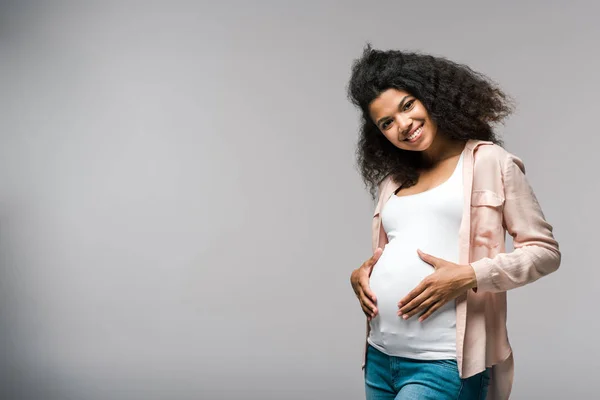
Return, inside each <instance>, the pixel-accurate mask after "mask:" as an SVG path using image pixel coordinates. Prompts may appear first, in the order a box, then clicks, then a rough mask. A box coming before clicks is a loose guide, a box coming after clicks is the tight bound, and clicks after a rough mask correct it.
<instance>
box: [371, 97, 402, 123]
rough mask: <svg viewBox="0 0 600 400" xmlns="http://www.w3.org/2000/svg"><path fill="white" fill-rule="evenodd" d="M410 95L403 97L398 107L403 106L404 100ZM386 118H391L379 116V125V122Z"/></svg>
mask: <svg viewBox="0 0 600 400" xmlns="http://www.w3.org/2000/svg"><path fill="white" fill-rule="evenodd" d="M409 97H410V95H406V96H404V97H403V98H402V100H401V101H400V105H399V106H398V108H400V107H402V106H403V105H404V102H405V101H406V99H407V98H409ZM386 118H389V117H388V116H385V117H381V118H379V120H378V121H377V126H379V124H381V123H382V122H383V121H384V120H385V119H386Z"/></svg>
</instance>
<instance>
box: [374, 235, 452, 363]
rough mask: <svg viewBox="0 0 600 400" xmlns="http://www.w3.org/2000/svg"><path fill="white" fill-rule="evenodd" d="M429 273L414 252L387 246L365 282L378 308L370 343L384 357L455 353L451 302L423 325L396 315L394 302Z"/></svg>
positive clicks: (416, 318)
mask: <svg viewBox="0 0 600 400" xmlns="http://www.w3.org/2000/svg"><path fill="white" fill-rule="evenodd" d="M405 247H406V246H405ZM424 251H426V249H424ZM433 272H434V268H433V267H432V266H431V265H429V264H427V263H426V262H424V261H423V260H421V258H420V257H419V256H418V254H417V252H416V249H412V248H411V249H406V248H402V247H401V246H399V245H396V246H389V244H388V246H386V247H385V248H384V251H383V253H382V254H381V256H380V258H379V260H378V261H377V263H376V264H375V266H374V267H373V271H372V273H371V277H370V280H369V281H370V286H371V290H372V291H373V293H374V294H375V296H376V297H377V309H378V313H377V316H376V317H375V318H373V319H372V320H371V322H370V327H371V334H370V337H369V339H370V340H371V342H372V343H374V344H376V345H378V346H379V348H380V349H384V350H387V351H389V353H388V354H396V355H400V356H402V355H405V356H408V357H416V358H436V357H441V358H444V357H447V356H451V355H452V354H455V353H453V352H454V351H455V350H454V347H453V346H455V344H454V343H455V332H456V329H455V328H456V313H455V306H454V302H452V301H451V302H448V303H446V304H445V305H444V306H442V307H441V308H440V309H438V310H437V311H435V312H434V313H433V314H432V315H431V316H430V317H429V318H428V319H427V320H425V321H423V322H419V320H418V316H413V317H412V318H410V319H408V320H404V319H402V318H401V317H399V316H398V302H399V301H400V300H401V299H402V298H403V297H404V296H406V295H407V294H408V293H409V292H411V291H412V290H413V289H414V288H415V287H416V286H417V285H418V284H419V283H421V281H422V280H423V279H424V278H425V277H427V276H428V275H430V274H432V273H433Z"/></svg>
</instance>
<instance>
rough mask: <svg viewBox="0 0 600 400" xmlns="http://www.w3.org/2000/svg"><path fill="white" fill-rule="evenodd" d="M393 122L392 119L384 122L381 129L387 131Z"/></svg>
mask: <svg viewBox="0 0 600 400" xmlns="http://www.w3.org/2000/svg"><path fill="white" fill-rule="evenodd" d="M391 122H392V120H390V119H388V120H387V121H385V122H383V123H382V124H381V129H387V127H388V126H390V125H389V123H391Z"/></svg>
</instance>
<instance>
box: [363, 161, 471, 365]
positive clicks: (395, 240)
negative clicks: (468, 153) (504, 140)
mask: <svg viewBox="0 0 600 400" xmlns="http://www.w3.org/2000/svg"><path fill="white" fill-rule="evenodd" d="M463 154H464V152H463V153H461V155H460V158H459V160H458V163H457V165H456V168H455V169H454V172H453V173H452V176H450V178H449V179H448V180H447V181H445V182H444V183H442V184H441V185H439V186H436V187H434V188H432V189H430V190H427V191H425V192H422V193H418V194H414V195H408V196H401V197H398V196H396V195H395V194H393V195H392V196H391V197H390V199H389V200H388V201H387V202H386V203H385V205H384V207H383V209H382V211H381V219H382V224H383V228H384V230H385V232H386V234H387V236H388V240H389V242H388V243H387V244H386V246H385V248H384V249H383V253H382V254H381V256H380V258H379V260H378V261H377V263H376V264H375V266H374V268H373V271H372V273H371V278H370V285H371V290H372V291H373V292H374V293H375V296H377V308H378V314H377V316H376V317H375V318H373V319H372V320H371V322H370V325H371V332H370V334H369V338H368V341H369V343H370V344H371V345H372V346H374V347H375V348H377V349H378V350H380V351H382V352H384V353H386V354H388V355H391V356H398V357H406V358H413V359H420V360H442V359H455V358H456V308H455V302H454V301H450V302H448V303H446V304H445V305H444V306H442V307H441V308H440V309H438V310H437V311H436V312H434V313H433V314H432V315H431V316H429V317H428V318H427V319H426V320H425V321H423V322H419V320H418V318H419V315H415V316H413V317H411V318H410V319H408V320H404V319H402V317H399V316H398V315H397V313H398V302H399V301H400V299H402V298H403V297H404V296H405V295H406V294H408V293H409V292H410V291H411V290H413V289H414V288H415V287H416V286H417V285H418V284H419V283H420V282H421V281H422V280H423V278H425V277H426V276H427V275H429V274H431V273H432V272H433V271H434V268H433V266H431V265H429V264H427V263H426V262H425V261H423V260H421V258H420V257H419V255H418V254H417V249H421V250H422V251H424V252H425V253H428V254H431V255H433V256H436V257H440V258H443V259H445V260H448V261H451V262H455V263H458V247H459V244H458V232H459V229H460V223H461V220H462V215H463V204H464V203H463V198H464V194H463V179H462V163H463Z"/></svg>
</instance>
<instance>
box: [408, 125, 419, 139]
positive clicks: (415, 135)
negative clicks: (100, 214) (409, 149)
mask: <svg viewBox="0 0 600 400" xmlns="http://www.w3.org/2000/svg"><path fill="white" fill-rule="evenodd" d="M422 130H423V127H422V126H420V127H419V129H417V130H416V131H415V132H414V133H413V134H412V135H410V136H409V137H407V138H406V140H413V139H414V138H416V137H417V136H419V134H420V133H421V131H422Z"/></svg>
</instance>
